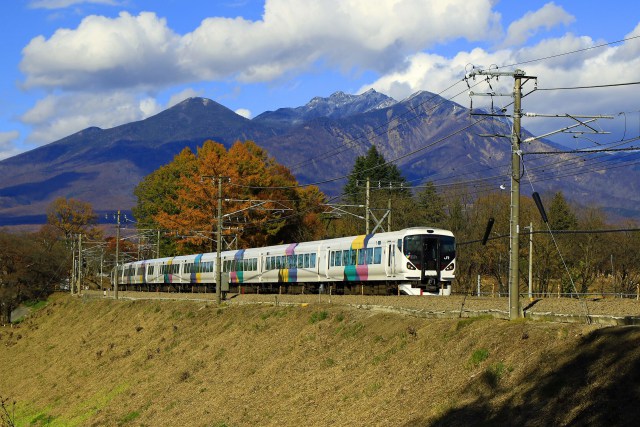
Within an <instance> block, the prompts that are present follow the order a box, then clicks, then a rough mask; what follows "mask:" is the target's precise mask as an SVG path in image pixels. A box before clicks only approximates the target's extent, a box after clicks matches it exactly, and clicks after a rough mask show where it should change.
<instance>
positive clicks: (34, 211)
mask: <svg viewBox="0 0 640 427" xmlns="http://www.w3.org/2000/svg"><path fill="white" fill-rule="evenodd" d="M509 133H510V123H509V122H508V121H504V120H488V119H478V118H476V117H473V116H471V115H470V114H469V110H468V109H467V108H465V107H463V106H461V105H460V104H457V103H455V102H452V101H450V100H446V99H444V98H442V97H440V96H438V95H436V94H433V93H430V92H426V91H422V92H417V93H415V94H413V95H412V96H410V97H409V98H407V99H405V100H402V101H396V100H394V99H393V98H390V97H388V96H386V95H383V94H380V93H378V92H375V91H374V90H369V91H367V92H364V93H362V94H360V95H348V94H345V93H343V92H336V93H334V94H332V95H331V96H329V97H326V98H321V97H314V98H312V99H311V100H310V101H309V102H308V103H307V104H305V105H304V106H300V107H294V108H281V109H278V110H276V111H272V112H265V113H263V114H261V115H259V116H257V117H255V118H254V119H251V120H250V119H247V118H245V117H242V116H240V115H238V114H236V113H235V112H233V111H232V110H230V109H228V108H227V107H225V106H224V105H222V104H219V103H217V102H215V101H213V100H210V99H207V98H198V97H195V98H188V99H185V100H184V101H182V102H180V103H178V104H176V105H174V106H172V107H170V108H168V109H166V110H164V111H162V112H160V113H158V114H156V115H154V116H151V117H148V118H146V119H144V120H140V121H137V122H132V123H126V124H122V125H119V126H116V127H113V128H110V129H101V128H98V127H89V128H86V129H83V130H81V131H79V132H76V133H74V134H72V135H69V136H67V137H65V138H62V139H60V140H57V141H54V142H52V143H50V144H47V145H44V146H42V147H39V148H36V149H34V150H31V151H28V152H26V153H22V154H19V155H17V156H14V157H11V158H9V159H5V160H3V161H0V225H6V224H15V223H20V221H21V218H23V219H25V220H27V222H29V221H36V220H38V221H42V219H43V216H44V213H45V212H46V207H47V206H48V205H49V204H50V203H51V202H52V201H53V200H54V199H55V198H57V197H66V198H76V199H81V200H84V201H87V202H89V203H91V204H92V205H93V206H94V209H95V210H96V211H98V212H105V211H114V210H118V209H120V210H127V209H130V208H131V207H132V206H134V205H135V202H136V201H135V198H134V196H133V189H134V187H135V186H136V185H137V184H138V182H139V181H140V180H141V179H143V178H144V176H146V175H147V174H149V173H151V172H152V171H154V170H156V169H157V168H158V167H160V166H162V165H163V164H166V163H168V162H170V161H172V159H173V157H174V156H175V155H176V154H178V153H179V152H180V151H181V150H182V149H184V148H185V147H189V148H190V149H191V150H193V151H195V150H196V149H197V147H198V146H201V145H202V143H203V142H204V141H205V140H207V139H211V140H214V141H216V142H219V143H221V144H223V145H225V146H226V147H229V146H230V145H231V144H233V143H234V142H235V141H236V140H253V141H255V142H256V143H257V144H258V145H260V146H262V147H264V148H265V149H266V150H267V152H268V153H269V154H270V155H271V156H273V157H274V158H275V159H276V160H277V161H278V162H280V163H282V164H284V165H285V166H287V167H290V168H291V170H292V172H293V173H294V175H295V176H296V177H297V178H298V180H299V182H301V183H303V184H308V183H314V182H322V181H325V183H324V184H322V185H321V189H322V190H323V191H325V192H327V193H329V194H331V195H336V194H339V192H340V189H341V187H342V186H343V185H344V180H341V179H340V178H341V177H345V176H346V175H348V174H349V172H350V171H351V169H352V167H353V163H354V161H355V158H356V157H357V156H361V155H363V154H365V153H366V151H367V150H368V149H369V148H370V147H371V146H372V145H375V146H376V147H377V148H378V150H379V152H380V153H381V154H382V155H383V156H384V157H385V158H386V159H387V161H393V162H395V164H396V165H397V166H398V167H399V168H400V170H401V171H402V173H403V175H404V176H405V177H406V178H407V179H408V180H409V181H413V182H417V183H421V182H422V183H423V182H425V181H426V180H432V181H435V182H437V183H438V184H444V183H447V182H449V183H450V182H453V181H455V180H456V179H457V180H459V181H464V180H469V181H472V180H480V179H484V180H485V181H483V182H484V183H483V184H482V185H483V186H484V187H483V188H496V189H497V188H498V187H499V185H500V184H501V183H503V182H504V178H492V175H500V176H504V175H505V173H506V175H508V167H509V159H510V151H511V145H510V141H509V139H508V138H486V137H483V136H482V135H487V134H493V135H495V134H509ZM523 133H524V134H525V135H527V134H526V131H524V132H523ZM558 148H559V147H558V146H557V145H555V144H553V143H551V142H549V141H534V142H532V143H531V144H527V145H526V146H525V145H523V150H525V151H553V150H558ZM505 168H506V169H505ZM576 168H579V166H576ZM576 170H577V171H578V172H579V173H578V172H577V173H576V175H574V176H571V177H569V178H568V179H565V180H562V179H561V177H560V175H559V174H558V173H556V174H555V175H554V174H553V173H550V172H549V171H543V170H541V169H540V168H533V169H532V173H531V175H532V176H534V178H536V179H541V181H540V184H539V189H538V191H539V192H551V191H557V190H563V191H565V193H567V194H566V196H567V197H568V198H569V199H572V198H573V199H574V200H576V201H578V202H580V203H583V204H587V205H588V204H593V203H598V204H600V205H602V206H604V207H606V208H608V209H609V210H610V212H624V213H625V214H626V215H632V216H639V215H640V209H639V208H637V206H638V205H640V198H638V197H637V194H638V192H637V190H638V181H640V180H639V179H637V177H638V176H640V170H638V168H637V167H636V168H635V169H634V168H632V169H631V171H630V172H629V171H625V172H623V173H620V171H619V170H613V171H612V172H607V173H604V174H596V173H587V172H588V170H587V169H586V167H583V168H582V169H576ZM505 171H506V172H505ZM552 172H553V171H552ZM629 173H631V175H629ZM627 175H629V176H631V177H635V178H633V179H628V178H629V176H627ZM541 177H542V178H543V179H542V178H541ZM610 178H612V179H615V180H618V179H621V180H622V179H623V178H627V181H629V183H628V184H627V185H628V188H619V187H618V188H613V187H611V186H610V184H609V183H608V181H609V179H610ZM478 182H479V181H478ZM620 182H624V181H620ZM567 190H568V191H567ZM483 191H484V190H483Z"/></svg>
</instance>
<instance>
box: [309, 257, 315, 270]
mask: <svg viewBox="0 0 640 427" xmlns="http://www.w3.org/2000/svg"><path fill="white" fill-rule="evenodd" d="M309 268H316V254H311V257H310V259H309Z"/></svg>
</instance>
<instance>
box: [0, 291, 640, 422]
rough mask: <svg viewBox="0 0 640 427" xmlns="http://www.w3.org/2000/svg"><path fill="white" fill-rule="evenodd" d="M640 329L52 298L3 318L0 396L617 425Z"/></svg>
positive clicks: (300, 418) (189, 414) (237, 414)
mask: <svg viewBox="0 0 640 427" xmlns="http://www.w3.org/2000/svg"><path fill="white" fill-rule="evenodd" d="M245 302H249V301H245ZM638 339H640V329H638V328H635V327H626V328H624V327H615V328H596V327H594V326H586V325H581V324H557V323H546V322H531V321H524V320H523V321H513V322H508V321H503V320H497V319H493V318H491V317H488V316H487V317H480V318H470V319H457V320H436V319H420V318H415V317H406V316H401V315H398V314H393V313H380V312H374V311H369V310H361V309H356V308H354V307H353V306H349V305H345V304H336V303H335V301H333V303H332V304H328V303H327V302H326V301H325V302H320V303H319V302H317V301H312V300H310V301H308V302H307V303H305V305H296V306H283V305H280V306H274V305H257V304H233V305H224V306H222V307H217V306H216V305H215V304H212V303H208V302H198V301H149V300H147V301H113V300H109V299H95V300H83V299H78V298H70V297H68V296H56V297H54V298H53V299H52V300H51V301H50V303H49V304H48V305H47V306H46V307H44V308H42V309H40V310H39V311H38V312H36V313H34V314H33V315H32V316H31V317H30V318H28V319H27V320H25V321H24V322H22V323H21V324H20V325H19V327H17V328H16V327H14V328H6V327H5V328H3V329H0V366H1V367H2V375H1V376H0V397H3V398H9V399H11V401H13V400H15V401H16V402H17V404H16V412H15V418H16V421H17V424H18V425H63V426H73V425H96V426H97V425H100V426H102V425H114V426H115V425H136V426H138V425H146V426H156V425H180V426H187V425H188V426H192V425H193V426H219V427H221V426H254V425H261V426H269V425H273V426H276V425H277V426H286V425H291V426H299V425H310V426H315V425H318V426H324V425H337V426H347V425H380V426H382V425H385V426H386V425H401V426H419V425H443V426H444V425H464V424H467V425H478V424H486V425H545V424H546V425H549V424H553V425H556V424H557V425H563V424H569V423H572V422H573V423H577V424H592V425H598V424H603V423H605V421H608V420H613V424H618V425H619V424H624V423H625V420H627V419H628V420H629V421H632V420H634V419H637V418H638V416H640V410H639V409H638V408H637V406H638V405H637V404H636V403H635V402H637V399H638V398H639V397H640V395H639V388H638V387H639V386H638V384H640V381H638V379H639V378H638V377H639V376H640V349H639V348H638V346H637V342H638ZM612 417H613V418H612ZM627 417H629V418H627ZM616 421H617V423H616ZM607 424H611V422H607Z"/></svg>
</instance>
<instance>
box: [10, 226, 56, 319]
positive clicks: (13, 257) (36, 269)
mask: <svg viewBox="0 0 640 427" xmlns="http://www.w3.org/2000/svg"><path fill="white" fill-rule="evenodd" d="M45 241H46V242H47V243H44V242H45ZM62 244H63V243H62V242H61V241H60V240H59V239H58V240H57V242H56V243H54V244H49V242H48V238H47V237H43V236H40V235H38V234H35V235H27V234H14V233H4V232H0V247H1V248H2V251H0V323H7V322H9V320H10V315H11V312H12V311H13V309H15V308H16V307H17V306H18V305H19V304H20V303H21V302H23V301H27V300H42V299H45V298H46V297H47V296H48V295H49V294H51V292H53V289H54V285H55V284H56V283H59V281H60V280H61V279H62V275H63V274H64V271H65V269H64V268H61V266H62V265H64V261H65V260H64V258H65V256H66V253H67V252H66V251H65V250H63V248H62V247H60V246H61V245H62Z"/></svg>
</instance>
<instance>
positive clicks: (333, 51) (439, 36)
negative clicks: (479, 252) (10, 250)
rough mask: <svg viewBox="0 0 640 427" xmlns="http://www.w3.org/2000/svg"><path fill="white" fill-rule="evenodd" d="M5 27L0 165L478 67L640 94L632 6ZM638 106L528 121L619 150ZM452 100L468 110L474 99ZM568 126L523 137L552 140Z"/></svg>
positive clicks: (357, 8) (539, 104)
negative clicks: (210, 114)
mask: <svg viewBox="0 0 640 427" xmlns="http://www.w3.org/2000/svg"><path fill="white" fill-rule="evenodd" d="M0 24H1V25H2V28H3V29H4V31H3V37H2V38H0V47H1V49H2V64H1V66H0V73H2V78H1V79H0V97H1V99H2V102H1V103H0V159H4V158H8V157H11V156H14V155H17V154H19V153H21V152H24V151H27V150H30V149H33V148H36V147H38V146H41V145H43V144H47V143H50V142H53V141H56V140H58V139H60V138H62V137H64V136H67V135H70V134H72V133H75V132H77V131H80V130H82V129H84V128H86V127H89V126H99V127H102V128H110V127H113V126H117V125H120V124H123V123H128V122H131V121H135V120H141V119H144V118H146V117H149V116H151V115H153V114H156V113H158V112H160V111H162V110H164V109H166V108H168V107H170V106H172V105H174V104H176V103H177V102H180V101H181V100H183V99H185V98H187V97H190V96H202V97H207V98H211V99H213V100H215V101H217V102H219V103H221V104H223V105H225V106H227V107H228V108H230V109H232V110H234V111H236V112H238V113H239V114H242V115H245V116H247V117H255V116H256V115H258V114H260V113H262V112H264V111H267V110H275V109H277V108H280V107H295V106H299V105H303V104H305V103H306V102H308V101H309V100H310V99H311V98H313V97H314V96H329V95H330V94H332V93H333V92H336V91H344V92H347V93H360V92H363V91H365V90H367V89H369V88H374V89H376V90H377V91H379V92H382V93H385V94H387V95H389V96H392V97H394V98H395V99H397V100H402V99H404V98H406V97H408V96H410V95H411V94H412V93H415V92H417V91H419V90H427V91H430V92H435V93H440V92H441V91H443V90H444V89H445V88H447V87H449V86H451V85H452V84H454V83H456V82H460V81H461V79H462V78H463V77H464V75H465V70H466V69H468V67H469V64H473V65H474V66H476V67H488V66H491V65H492V64H496V65H498V66H503V65H507V64H517V63H520V64H521V65H519V68H521V69H523V70H524V71H526V73H527V74H528V75H535V76H537V77H538V86H539V87H540V88H551V87H565V86H590V85H601V84H612V83H628V82H635V81H640V37H638V36H640V2H631V1H627V0H610V1H608V2H595V1H579V0H558V1H555V2H544V1H529V2H522V1H512V0H509V1H506V0H503V1H491V0H437V1H435V0H376V1H370V0H322V1H303V0H268V1H257V0H228V1H225V0H222V1H208V0H163V1H157V0H156V1H152V0H24V1H20V0H0ZM634 37H635V38H634ZM622 39H628V40H627V41H625V42H623V43H618V44H610V45H607V46H605V47H601V48H595V49H588V48H589V47H592V46H595V45H599V44H603V43H609V42H613V41H617V40H622ZM585 49H586V50H585ZM572 51H580V52H579V53H575V54H569V55H561V54H563V53H566V52H572ZM556 55H560V56H556ZM550 57H551V58H550ZM541 58H548V59H541ZM531 60H535V61H533V62H526V63H524V62H525V61H531ZM507 69H509V68H507ZM499 84H502V85H506V86H505V89H507V90H508V89H509V88H508V84H510V82H509V80H508V79H502V80H501V83H499ZM499 84H498V85H499ZM496 88H497V86H494V89H496ZM462 89H464V86H461V85H460V84H459V85H458V86H456V87H455V88H454V90H451V91H448V92H444V93H443V96H446V97H453V95H455V94H456V93H459V92H461V90H462ZM478 90H479V88H478ZM462 92H464V91H462ZM639 95H640V86H636V85H632V86H625V87H615V88H603V89H593V90H576V91H545V92H542V91H539V92H536V93H534V94H533V95H530V96H529V97H527V98H525V99H524V100H523V108H524V110H525V111H532V112H538V113H558V114H562V113H570V114H612V115H615V117H616V118H615V119H614V120H607V121H599V122H598V123H597V126H599V127H600V128H602V129H603V130H612V131H614V134H613V135H609V136H605V135H598V136H592V137H589V139H587V138H585V139H584V140H583V141H582V142H583V145H584V144H586V145H589V144H590V142H589V141H591V140H592V139H594V138H605V139H600V140H599V141H600V142H604V141H607V140H606V138H609V140H610V139H611V138H614V137H618V135H620V134H621V132H623V130H624V129H625V125H626V129H627V134H626V137H627V138H628V137H629V136H630V132H631V129H633V132H635V135H634V136H637V134H638V132H640V113H639V110H640V105H639V103H638V99H640V96H639ZM452 99H453V100H454V101H456V102H458V103H460V104H462V105H465V106H469V97H468V95H467V94H465V93H462V94H461V95H458V96H456V97H455V98H452ZM482 102H488V101H487V100H474V107H476V106H479V105H480V104H481V103H482ZM495 102H496V104H499V103H507V102H508V101H507V100H505V99H496V101H495ZM621 112H624V113H625V114H624V115H620V114H619V113H621ZM569 124H571V123H570V122H561V121H558V120H543V119H526V121H525V122H523V126H525V127H526V128H528V129H530V130H533V131H535V132H540V133H542V132H546V131H549V130H551V129H556V128H560V127H562V126H565V125H569ZM615 132H617V133H615ZM554 138H557V142H560V143H565V144H567V145H570V144H572V143H573V144H575V143H576V142H573V141H572V140H571V139H568V138H569V137H568V136H564V135H559V136H556V137H554Z"/></svg>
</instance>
